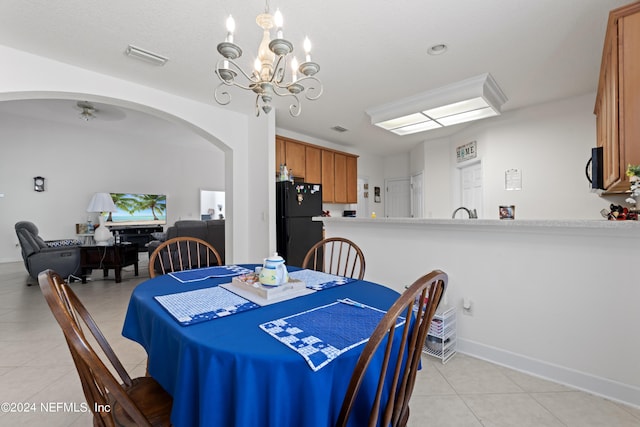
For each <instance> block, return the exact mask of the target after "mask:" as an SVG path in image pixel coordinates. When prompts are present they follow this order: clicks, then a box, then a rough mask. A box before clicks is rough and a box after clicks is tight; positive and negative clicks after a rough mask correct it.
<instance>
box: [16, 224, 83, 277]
mask: <svg viewBox="0 0 640 427" xmlns="http://www.w3.org/2000/svg"><path fill="white" fill-rule="evenodd" d="M15 229H16V234H17V235H18V241H19V242H20V248H21V250H22V259H23V260H24V266H25V268H26V269H27V272H28V273H29V276H31V278H32V279H34V280H35V281H36V283H37V280H38V274H39V273H40V272H41V271H43V270H46V269H49V268H50V269H52V270H55V271H56V272H57V273H58V274H60V276H62V277H64V278H65V279H66V278H68V277H69V276H78V275H79V272H80V242H79V241H78V240H76V239H66V240H44V239H43V238H42V237H40V236H39V234H38V233H39V231H38V227H36V225H35V224H34V223H32V222H29V221H20V222H18V223H16V225H15Z"/></svg>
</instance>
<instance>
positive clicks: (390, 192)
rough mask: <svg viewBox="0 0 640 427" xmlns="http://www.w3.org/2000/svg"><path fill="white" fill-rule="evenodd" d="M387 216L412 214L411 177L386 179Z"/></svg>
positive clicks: (394, 216)
mask: <svg viewBox="0 0 640 427" xmlns="http://www.w3.org/2000/svg"><path fill="white" fill-rule="evenodd" d="M385 190H386V191H385V193H386V197H385V199H384V200H385V208H384V211H385V216H386V217H391V218H399V217H409V216H411V181H410V179H409V178H396V179H388V180H386V181H385Z"/></svg>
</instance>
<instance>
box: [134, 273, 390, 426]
mask: <svg viewBox="0 0 640 427" xmlns="http://www.w3.org/2000/svg"><path fill="white" fill-rule="evenodd" d="M256 266H258V265H254V264H243V265H233V266H224V268H226V269H227V270H221V271H222V272H223V273H225V274H220V275H215V274H212V275H209V276H206V277H201V278H197V279H195V280H188V279H187V278H185V277H186V276H184V277H183V278H182V279H181V278H180V277H179V276H178V275H177V274H176V275H174V274H166V275H162V276H157V277H155V278H153V279H149V280H146V281H144V282H142V283H140V284H139V285H138V286H136V288H135V289H134V290H133V292H132V294H131V298H130V302H129V306H128V309H127V313H126V316H125V320H124V326H123V329H122V334H123V336H125V337H126V338H129V339H131V340H133V341H136V342H138V343H139V344H141V345H142V346H143V347H144V349H145V350H146V352H147V355H148V374H149V375H151V376H152V377H153V378H155V379H156V380H157V381H158V382H159V383H160V384H161V385H162V387H163V388H164V389H165V390H166V391H167V392H168V393H169V394H170V395H171V396H172V397H173V408H172V413H171V422H172V424H173V425H174V426H176V427H196V426H212V427H215V426H220V427H231V426H251V427H256V426H258V427H260V426H265V427H276V426H277V427H287V426H314V427H315V426H318V427H324V426H327V427H329V426H333V425H334V424H335V422H336V420H337V417H338V414H339V412H340V408H341V405H342V400H343V398H344V395H345V393H346V391H347V388H348V385H349V381H350V378H351V375H352V372H353V370H354V368H355V366H356V362H357V360H358V357H359V356H360V354H361V352H362V349H363V348H364V345H365V342H366V339H360V338H354V337H357V336H359V335H357V334H358V333H359V334H364V335H366V337H367V338H368V336H370V333H371V332H372V330H373V328H374V327H375V325H376V324H377V322H378V321H379V319H380V318H381V317H382V316H383V315H384V313H385V311H386V310H388V309H389V307H391V305H392V304H393V303H394V302H395V301H396V300H397V298H398V296H399V294H398V292H396V291H395V290H393V289H391V288H389V287H387V286H384V285H381V284H377V283H373V282H369V281H366V280H356V279H347V278H338V280H334V281H328V282H326V283H320V284H317V283H316V285H317V286H315V287H314V288H313V289H306V291H305V292H303V293H302V294H300V295H298V296H295V297H293V298H290V299H285V300H283V301H279V302H275V303H267V304H256V303H254V302H252V301H249V300H248V299H243V300H244V301H245V302H246V303H244V304H236V305H234V306H233V307H236V309H237V311H234V309H233V308H232V309H229V310H227V311H224V310H222V311H216V312H215V313H208V314H205V315H185V314H184V313H182V314H180V313H181V312H180V311H179V310H178V309H176V307H175V305H176V304H177V305H181V306H180V307H179V308H180V309H184V307H183V306H182V305H185V304H187V305H188V304H195V305H198V304H200V303H201V302H204V303H206V302H207V301H209V299H211V298H217V296H215V297H214V296H213V294H214V293H215V295H218V292H224V293H225V297H226V296H227V295H226V291H227V290H229V289H231V288H228V287H227V288H226V290H223V289H221V288H224V287H226V286H228V285H225V284H228V283H229V282H231V280H232V277H234V276H236V277H237V276H238V275H241V274H245V273H247V272H250V271H253V270H254V268H255V267H256ZM288 270H289V274H290V275H291V276H292V277H293V276H294V275H295V274H296V273H298V274H302V273H312V272H309V271H307V270H303V269H299V268H296V267H288ZM227 273H228V274H227ZM300 277H305V276H304V275H302V276H300ZM309 277H311V276H309ZM314 277H315V276H314ZM341 279H342V280H341ZM309 280H310V279H309ZM325 285H326V286H325ZM187 296H188V297H189V298H186V297H187ZM231 296H232V297H234V298H235V297H238V298H241V297H240V296H239V295H236V294H233V295H231ZM185 301H186V302H185ZM225 301H226V300H225ZM172 304H173V305H172ZM369 315H371V316H372V317H370V318H369V317H366V318H365V317H363V316H369ZM361 318H362V320H359V319H361ZM372 319H373V320H372ZM372 322H373V323H372ZM360 329H362V331H360ZM304 330H307V331H311V332H309V333H308V335H309V336H311V337H312V338H316V337H320V339H318V340H319V341H320V345H318V343H315V341H313V340H312V341H309V336H303V335H304V334H305V332H304ZM296 334H298V335H296ZM367 334H368V335H367ZM352 335H353V336H352ZM364 335H363V336H364ZM395 335H396V338H394V345H396V346H397V345H399V338H398V337H399V336H400V335H401V334H395ZM296 336H297V338H300V339H299V340H298V339H297V338H296ZM292 337H293V341H292ZM322 340H325V341H327V343H324V342H322ZM334 340H335V342H334ZM349 340H352V341H353V340H355V342H351V341H349ZM303 341H304V342H305V343H306V344H305V345H304V346H303V347H304V349H298V350H296V348H295V347H296V345H297V344H295V343H293V344H292V342H297V343H301V342H303ZM336 343H337V344H336ZM329 344H330V345H329ZM314 346H315V347H314ZM327 348H331V349H332V351H329V350H327ZM305 349H306V350H305ZM308 349H311V351H310V352H309V350H308ZM318 349H320V350H318ZM336 349H338V350H339V351H337V350H336ZM383 353H384V345H381V346H380V350H379V351H378V352H377V353H376V355H375V356H374V358H373V359H372V361H371V365H370V367H371V368H372V369H369V370H368V371H367V373H366V375H365V378H364V380H363V382H362V386H361V391H360V393H359V394H358V399H357V400H356V403H355V406H354V408H353V410H352V413H351V416H350V418H349V425H353V426H357V425H363V424H366V420H367V419H368V416H369V408H370V406H371V403H372V400H373V394H374V393H375V388H376V385H377V383H378V376H379V372H380V370H379V369H376V367H379V366H381V365H382V358H383V356H384V354H383ZM316 356H320V357H319V358H316ZM385 387H387V385H385Z"/></svg>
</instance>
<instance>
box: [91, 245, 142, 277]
mask: <svg viewBox="0 0 640 427" xmlns="http://www.w3.org/2000/svg"><path fill="white" fill-rule="evenodd" d="M128 265H133V266H134V272H135V275H136V276H137V275H138V245H137V244H135V243H121V244H118V245H111V246H96V245H93V246H80V274H81V276H82V283H87V273H88V272H89V271H90V270H91V269H94V268H99V269H102V270H103V271H104V277H107V274H108V271H109V269H113V270H114V271H115V276H116V283H120V282H121V281H122V274H121V272H122V267H126V266H128Z"/></svg>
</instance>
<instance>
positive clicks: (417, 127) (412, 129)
mask: <svg viewBox="0 0 640 427" xmlns="http://www.w3.org/2000/svg"><path fill="white" fill-rule="evenodd" d="M441 127H442V125H441V124H440V123H438V122H436V121H434V120H429V121H426V122H422V123H416V124H413V125H407V126H403V127H400V128H397V129H391V132H393V133H395V134H396V135H410V134H412V133H418V132H424V131H426V130H431V129H437V128H441Z"/></svg>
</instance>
